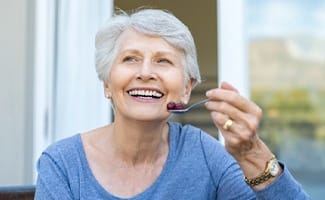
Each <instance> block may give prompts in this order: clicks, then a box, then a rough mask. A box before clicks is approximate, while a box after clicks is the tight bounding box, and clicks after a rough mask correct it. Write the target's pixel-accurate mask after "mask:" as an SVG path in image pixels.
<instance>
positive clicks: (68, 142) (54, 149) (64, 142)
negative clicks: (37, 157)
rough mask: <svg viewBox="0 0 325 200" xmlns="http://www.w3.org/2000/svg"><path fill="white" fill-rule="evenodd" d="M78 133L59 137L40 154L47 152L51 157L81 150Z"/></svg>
mask: <svg viewBox="0 0 325 200" xmlns="http://www.w3.org/2000/svg"><path fill="white" fill-rule="evenodd" d="M80 137H81V136H80V134H75V135H72V136H69V137H67V138H63V139H60V140H58V141H56V142H54V143H52V144H51V145H49V146H48V147H47V148H46V149H45V150H44V151H43V153H42V154H47V155H49V156H51V157H58V156H59V157H61V158H62V155H71V154H74V153H77V152H80V150H81V147H82V145H81V138H80Z"/></svg>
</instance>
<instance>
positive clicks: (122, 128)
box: [110, 121, 169, 165]
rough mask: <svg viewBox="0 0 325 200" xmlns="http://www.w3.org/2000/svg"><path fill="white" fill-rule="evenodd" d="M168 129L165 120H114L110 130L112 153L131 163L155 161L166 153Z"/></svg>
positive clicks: (138, 163)
mask: <svg viewBox="0 0 325 200" xmlns="http://www.w3.org/2000/svg"><path fill="white" fill-rule="evenodd" d="M123 122H124V121H123ZM168 131H169V128H168V124H167V123H166V122H164V123H161V122H160V123H152V122H138V121H137V122H133V123H132V122H127V123H125V122H124V123H121V122H119V121H115V122H114V123H113V124H112V126H111V131H110V132H111V133H112V134H111V136H112V137H111V141H112V142H113V146H112V147H113V151H114V154H115V155H116V156H117V157H119V158H122V160H123V161H124V162H126V163H127V164H131V165H140V164H150V163H156V162H157V161H158V160H159V159H160V158H162V157H165V156H166V155H167V154H168V146H169V145H168V142H169V141H168Z"/></svg>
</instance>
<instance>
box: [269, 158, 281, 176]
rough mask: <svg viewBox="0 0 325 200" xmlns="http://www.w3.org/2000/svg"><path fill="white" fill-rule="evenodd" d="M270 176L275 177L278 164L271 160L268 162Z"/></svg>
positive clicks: (277, 171)
mask: <svg viewBox="0 0 325 200" xmlns="http://www.w3.org/2000/svg"><path fill="white" fill-rule="evenodd" d="M269 169H270V174H271V175H272V176H276V175H277V174H278V173H279V164H278V161H277V160H272V161H271V162H270V168H269Z"/></svg>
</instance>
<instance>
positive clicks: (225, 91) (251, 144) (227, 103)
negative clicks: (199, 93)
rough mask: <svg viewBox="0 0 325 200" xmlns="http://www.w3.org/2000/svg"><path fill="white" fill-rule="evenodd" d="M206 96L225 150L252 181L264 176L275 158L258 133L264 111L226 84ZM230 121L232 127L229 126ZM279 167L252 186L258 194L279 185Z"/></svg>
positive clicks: (280, 169)
mask: <svg viewBox="0 0 325 200" xmlns="http://www.w3.org/2000/svg"><path fill="white" fill-rule="evenodd" d="M206 95H207V97H208V98H209V99H210V101H209V102H207V103H206V108H207V109H208V110H210V111H211V116H212V120H213V122H214V124H215V125H216V127H217V128H218V129H219V130H220V131H221V132H222V135H223V137H224V140H225V148H226V149H227V151H228V152H229V153H230V154H231V155H232V156H233V157H234V158H235V159H236V161H237V163H238V164H239V166H240V168H241V170H242V171H243V173H244V175H245V177H247V178H248V179H252V178H255V177H260V176H261V175H262V173H263V172H264V171H265V170H266V165H267V163H268V162H269V161H270V160H271V158H272V157H273V153H272V152H271V150H270V149H269V148H268V147H267V145H266V144H265V143H264V142H263V141H262V140H261V139H260V138H259V135H258V134H257V130H258V127H259V123H260V121H261V118H262V110H261V109H260V107H259V106H257V105H256V104H255V103H254V102H252V101H249V100H248V99H246V98H244V97H242V96H241V95H240V94H239V92H238V91H237V90H236V89H235V88H234V87H233V86H231V85H230V84H228V83H225V82H224V83H222V84H221V86H220V88H216V89H212V90H210V91H208V92H207V94H206ZM227 121H228V122H231V123H228V122H227ZM226 122H227V123H228V126H227V125H225V124H226ZM276 167H278V169H279V170H278V172H277V173H276V174H275V175H272V176H267V178H265V179H262V180H260V181H258V182H259V183H258V184H257V185H250V186H251V187H252V188H253V189H254V190H255V191H260V190H263V189H266V188H267V187H268V186H270V185H271V184H272V185H273V182H276V180H277V179H278V178H279V177H280V176H281V175H282V173H283V168H282V167H281V166H280V165H279V163H276ZM286 181H290V183H288V184H293V185H295V186H296V187H300V186H299V185H298V184H296V182H295V181H294V179H291V178H288V179H286ZM297 191H300V190H297ZM279 192H280V193H283V195H285V193H286V190H285V189H282V190H280V191H279ZM261 194H264V193H261ZM304 194H305V193H304ZM306 198H307V197H306Z"/></svg>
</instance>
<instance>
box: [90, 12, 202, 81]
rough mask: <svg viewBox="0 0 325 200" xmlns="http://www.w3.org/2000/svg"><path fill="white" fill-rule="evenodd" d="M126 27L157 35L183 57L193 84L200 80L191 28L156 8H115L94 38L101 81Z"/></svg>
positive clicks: (97, 69) (104, 78) (106, 76)
mask: <svg viewBox="0 0 325 200" xmlns="http://www.w3.org/2000/svg"><path fill="white" fill-rule="evenodd" d="M128 29H133V30H136V31H137V32H139V33H143V34H146V35H150V36H158V37H161V38H163V39H164V40H165V41H167V43H169V44H170V45H172V46H173V47H175V48H177V49H179V50H181V51H182V52H183V53H184V58H185V74H186V77H187V78H189V79H192V80H194V85H197V84H199V83H200V82H201V76H200V71H199V66H198V61H197V53H196V47H195V43H194V39H193V37H192V34H191V32H190V31H189V29H188V27H187V26H186V25H185V24H184V23H182V22H181V21H180V20H179V19H178V18H176V17H175V16H174V15H173V14H172V13H170V12H169V11H166V10H159V9H141V10H137V11H136V12H134V13H132V14H127V13H126V12H123V11H119V12H118V13H115V14H114V15H113V16H112V17H111V18H109V19H108V21H107V22H106V23H105V24H104V26H103V27H101V28H100V29H99V31H98V33H97V35H96V41H95V47H96V53H95V60H96V71H97V74H98V77H99V79H100V80H102V81H104V82H105V81H107V80H108V79H107V78H108V74H109V71H110V69H111V66H112V63H113V61H114V59H115V58H116V56H117V55H116V54H117V49H118V48H117V46H118V38H119V37H120V35H121V34H122V33H123V32H124V31H125V30H128Z"/></svg>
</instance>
